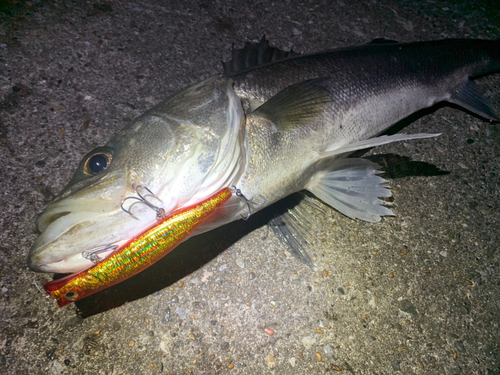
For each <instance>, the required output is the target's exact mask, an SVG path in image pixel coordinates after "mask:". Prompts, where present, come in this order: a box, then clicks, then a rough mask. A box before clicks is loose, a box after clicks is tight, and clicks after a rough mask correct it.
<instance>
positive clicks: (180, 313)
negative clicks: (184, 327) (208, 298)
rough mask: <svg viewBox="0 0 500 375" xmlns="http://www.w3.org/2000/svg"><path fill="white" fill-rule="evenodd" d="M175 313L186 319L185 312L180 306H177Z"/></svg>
mask: <svg viewBox="0 0 500 375" xmlns="http://www.w3.org/2000/svg"><path fill="white" fill-rule="evenodd" d="M177 315H179V316H180V317H181V318H182V319H186V316H187V313H186V310H184V309H183V308H182V307H178V308H177Z"/></svg>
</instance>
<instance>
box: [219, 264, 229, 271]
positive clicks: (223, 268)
mask: <svg viewBox="0 0 500 375" xmlns="http://www.w3.org/2000/svg"><path fill="white" fill-rule="evenodd" d="M227 267H228V265H227V264H223V265H222V266H220V268H219V271H224V270H225V269H226V268H227Z"/></svg>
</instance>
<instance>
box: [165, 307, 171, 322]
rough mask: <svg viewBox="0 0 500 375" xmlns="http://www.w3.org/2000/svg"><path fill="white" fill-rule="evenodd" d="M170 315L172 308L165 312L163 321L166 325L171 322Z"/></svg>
mask: <svg viewBox="0 0 500 375" xmlns="http://www.w3.org/2000/svg"><path fill="white" fill-rule="evenodd" d="M170 314H171V311H170V308H167V311H165V316H164V317H163V321H164V322H165V323H168V322H170Z"/></svg>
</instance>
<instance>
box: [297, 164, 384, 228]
mask: <svg viewBox="0 0 500 375" xmlns="http://www.w3.org/2000/svg"><path fill="white" fill-rule="evenodd" d="M378 168H379V165H378V164H375V163H372V162H371V161H369V160H366V159H358V158H345V159H339V160H336V161H334V162H333V163H332V165H331V170H330V171H324V172H319V173H317V174H316V175H315V176H313V177H312V178H311V181H309V183H308V184H307V186H306V189H307V190H309V191H310V192H311V193H313V194H314V195H315V196H317V197H318V198H319V199H321V200H322V201H323V202H325V203H326V204H328V205H330V206H331V207H333V208H335V209H336V210H338V211H340V212H341V213H343V214H344V215H346V216H348V217H350V218H353V219H361V220H364V221H368V222H378V221H380V218H381V216H394V214H393V213H392V211H391V210H389V209H388V208H387V207H385V206H384V204H385V202H384V201H382V200H380V199H378V198H379V197H390V196H391V191H390V190H389V189H387V188H386V187H385V186H384V185H383V184H384V183H385V182H386V180H384V179H383V178H382V177H380V176H378V175H379V174H381V173H382V172H381V171H379V170H378Z"/></svg>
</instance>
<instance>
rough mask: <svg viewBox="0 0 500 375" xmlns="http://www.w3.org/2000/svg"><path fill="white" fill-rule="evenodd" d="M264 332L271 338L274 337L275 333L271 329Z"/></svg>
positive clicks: (265, 329)
mask: <svg viewBox="0 0 500 375" xmlns="http://www.w3.org/2000/svg"><path fill="white" fill-rule="evenodd" d="M264 332H265V333H267V334H268V335H269V336H272V335H274V331H273V330H272V329H271V328H264Z"/></svg>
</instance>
